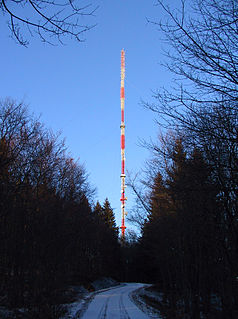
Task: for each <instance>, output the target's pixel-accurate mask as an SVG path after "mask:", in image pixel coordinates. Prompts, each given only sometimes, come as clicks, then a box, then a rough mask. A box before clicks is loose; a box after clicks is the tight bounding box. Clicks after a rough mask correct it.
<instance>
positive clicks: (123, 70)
mask: <svg viewBox="0 0 238 319" xmlns="http://www.w3.org/2000/svg"><path fill="white" fill-rule="evenodd" d="M124 82H125V51H124V50H121V126H120V128H121V198H120V201H121V215H122V220H121V227H120V228H121V240H122V241H124V239H125V229H126V226H125V215H126V212H125V202H126V200H127V198H126V197H125V187H126V186H125V177H126V175H125V119H124V107H125V88H124Z"/></svg>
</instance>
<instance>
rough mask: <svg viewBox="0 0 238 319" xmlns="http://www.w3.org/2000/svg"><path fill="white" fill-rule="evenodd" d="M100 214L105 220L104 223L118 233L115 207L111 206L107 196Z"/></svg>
mask: <svg viewBox="0 0 238 319" xmlns="http://www.w3.org/2000/svg"><path fill="white" fill-rule="evenodd" d="M100 216H101V218H102V220H103V221H104V223H105V224H106V225H107V226H108V227H109V229H111V230H113V231H114V232H115V233H118V227H117V226H116V220H115V215H114V212H113V209H112V208H111V205H110V202H109V200H108V198H106V199H105V201H104V203H103V207H102V211H101V214H100Z"/></svg>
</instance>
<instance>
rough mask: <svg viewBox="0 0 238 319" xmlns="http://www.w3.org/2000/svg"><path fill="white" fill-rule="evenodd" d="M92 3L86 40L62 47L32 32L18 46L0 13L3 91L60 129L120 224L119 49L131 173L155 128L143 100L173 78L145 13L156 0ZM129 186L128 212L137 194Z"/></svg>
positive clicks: (156, 11)
mask: <svg viewBox="0 0 238 319" xmlns="http://www.w3.org/2000/svg"><path fill="white" fill-rule="evenodd" d="M174 2H176V3H177V2H178V0H176V1H174ZM92 3H94V4H96V5H97V4H98V5H99V9H98V10H97V12H96V13H95V16H94V17H86V18H85V19H84V23H87V24H95V23H97V26H96V27H95V28H94V29H92V30H90V31H89V32H87V33H85V34H84V35H83V37H84V38H85V40H86V41H85V42H83V43H77V42H75V41H73V40H72V41H67V45H66V46H61V45H58V46H50V45H45V44H43V43H41V42H40V41H39V40H38V39H37V38H36V37H35V38H33V39H32V40H31V42H30V45H29V47H28V48H24V47H21V46H19V45H17V44H16V43H15V42H14V41H13V40H12V39H11V38H10V37H9V32H8V27H7V25H6V24H5V22H4V19H2V17H1V22H0V43H1V62H0V64H1V77H0V90H1V94H0V96H1V98H4V97H6V96H10V97H12V98H14V99H17V100H18V101H20V100H24V101H25V103H27V104H28V105H29V108H30V111H32V112H34V113H35V114H36V115H41V121H42V122H43V123H45V125H46V127H48V128H51V129H52V130H53V131H54V132H56V131H61V132H62V137H65V138H66V145H67V146H68V149H69V151H70V152H71V154H72V157H73V158H75V159H77V158H80V162H81V163H84V164H85V167H86V170H87V172H88V173H89V174H90V177H89V178H90V181H91V183H92V184H93V185H94V186H96V187H97V194H96V197H95V200H97V199H98V200H99V201H100V202H101V203H102V202H103V201H104V199H105V198H106V197H108V199H109V201H110V202H111V205H112V207H113V208H114V212H115V215H116V219H117V222H118V223H120V200H119V199H120V167H121V166H120V51H121V49H122V48H124V49H125V52H126V81H125V124H126V133H125V134H126V169H127V170H129V171H131V172H134V173H135V172H138V171H140V170H141V169H143V165H144V162H145V161H146V159H148V157H149V153H148V151H147V150H145V149H143V148H142V147H141V146H139V140H140V139H146V140H149V139H150V137H151V138H153V139H155V138H156V135H157V133H158V127H157V126H156V124H155V122H154V120H153V119H154V114H152V113H151V112H150V111H147V110H145V109H144V108H143V107H142V106H141V104H140V101H141V99H143V100H145V101H153V99H152V90H155V89H157V88H159V87H161V86H162V85H164V84H166V83H168V81H169V77H170V75H169V74H168V73H167V72H166V70H165V69H164V68H163V67H162V66H161V65H160V63H161V61H162V60H163V59H164V57H163V55H162V42H161V35H160V33H159V32H158V31H157V30H156V27H155V26H153V25H152V24H149V23H148V22H147V20H146V18H149V19H158V20H159V19H160V18H161V17H162V14H163V12H162V10H161V9H160V8H159V7H158V6H155V5H154V4H155V3H156V1H153V0H97V1H93V0H92ZM126 192H127V197H128V202H127V210H128V211H129V212H130V209H131V208H132V206H133V202H134V200H133V197H132V194H131V193H130V191H129V190H128V189H127V190H126Z"/></svg>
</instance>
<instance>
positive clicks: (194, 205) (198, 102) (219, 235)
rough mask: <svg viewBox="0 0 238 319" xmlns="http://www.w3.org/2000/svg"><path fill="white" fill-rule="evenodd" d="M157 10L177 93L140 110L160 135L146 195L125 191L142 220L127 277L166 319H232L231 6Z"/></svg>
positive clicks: (236, 179)
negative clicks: (146, 285) (150, 290)
mask: <svg viewBox="0 0 238 319" xmlns="http://www.w3.org/2000/svg"><path fill="white" fill-rule="evenodd" d="M158 3H159V4H160V8H161V9H162V10H163V12H164V13H166V14H167V18H168V19H167V20H166V22H165V23H163V21H161V22H158V24H157V25H158V27H159V28H160V29H161V30H162V32H163V35H164V37H165V39H166V40H167V43H168V44H170V47H169V49H168V55H167V57H168V60H167V66H168V68H169V70H170V71H171V72H172V73H173V74H174V75H175V76H176V78H177V81H178V82H177V84H178V85H177V86H176V83H175V84H174V86H175V88H169V89H161V90H159V91H158V93H157V94H156V95H155V97H156V103H155V104H153V105H147V107H148V108H150V109H151V110H152V111H153V112H155V114H156V119H157V120H158V123H159V124H160V128H161V131H162V132H163V133H161V135H160V140H159V141H158V142H155V143H154V144H152V145H151V144H150V145H147V146H149V147H150V148H151V150H152V152H153V159H152V160H151V161H150V162H149V163H148V167H147V169H145V170H146V172H147V177H146V178H145V179H144V180H143V183H142V186H143V187H145V190H143V189H142V190H141V191H140V189H138V187H137V188H136V186H135V185H133V184H132V187H134V189H135V191H136V194H137V198H138V201H139V203H140V206H141V207H143V209H145V210H146V211H147V214H146V217H145V220H144V221H143V223H142V227H141V230H142V237H141V238H140V240H139V241H138V243H137V244H136V245H134V248H133V249H134V251H136V253H135V255H134V256H135V257H134V261H132V262H131V263H132V267H133V269H135V271H136V272H137V274H138V278H140V279H141V280H145V281H150V280H152V282H154V283H155V284H156V285H157V287H158V289H159V290H160V291H161V292H162V293H163V296H164V303H163V305H167V312H166V315H165V317H166V318H185V317H186V318H191V319H196V318H224V319H227V318H229V319H230V318H237V317H238V306H237V305H238V297H237V296H238V130H237V123H238V105H237V98H238V90H237V85H238V72H237V70H238V60H237V50H238V46H237V44H238V33H237V3H236V1H228V0H222V1H216V0H201V1H196V0H195V1H193V2H192V3H193V9H194V11H192V10H193V9H192V7H189V9H188V7H187V6H186V3H184V2H182V6H181V10H180V11H179V10H177V11H176V10H172V9H169V7H168V6H167V5H166V4H165V2H164V1H160V0H158ZM188 12H190V13H192V14H191V15H189V14H188ZM138 217H140V216H139V215H137V216H136V215H135V216H134V219H137V221H138V222H140V223H141V219H140V220H138ZM140 261H143V262H140ZM160 308H161V309H162V308H163V306H162V307H160Z"/></svg>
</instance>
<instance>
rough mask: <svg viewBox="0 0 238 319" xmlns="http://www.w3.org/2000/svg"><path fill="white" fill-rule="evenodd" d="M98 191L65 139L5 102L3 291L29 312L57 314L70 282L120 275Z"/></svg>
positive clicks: (0, 130)
mask: <svg viewBox="0 0 238 319" xmlns="http://www.w3.org/2000/svg"><path fill="white" fill-rule="evenodd" d="M93 193H94V190H93V189H92V188H91V186H90V185H89V184H88V181H87V174H86V171H85V169H84V167H83V166H82V165H80V164H79V163H78V162H75V161H74V160H73V159H72V158H70V157H69V156H68V155H67V153H66V150H65V146H64V143H63V142H62V141H60V140H59V138H58V137H57V136H55V135H54V134H52V133H50V132H49V131H47V130H46V129H45V128H44V127H43V126H42V125H41V124H40V123H39V122H38V121H35V120H33V119H32V117H31V116H29V114H28V112H27V110H26V109H25V108H24V106H23V105H21V104H17V103H16V102H14V101H11V100H6V101H2V102H1V105H0V219H1V224H0V241H1V245H0V296H1V300H3V303H4V304H5V305H6V306H11V307H28V309H29V311H28V312H29V314H28V315H29V318H30V317H32V316H33V317H34V318H38V317H39V318H43V317H44V315H45V314H46V313H48V315H49V316H48V317H47V318H57V313H62V309H59V307H58V306H57V305H58V304H60V303H61V302H62V301H63V299H62V295H63V294H62V291H63V289H64V287H65V286H66V285H68V284H70V283H74V284H76V283H79V284H86V283H88V282H90V281H92V280H94V279H96V278H98V277H100V276H116V275H118V272H117V271H118V262H117V261H118V259H119V257H118V256H119V255H118V254H119V244H118V239H117V235H118V234H117V230H116V228H115V224H114V222H115V221H114V215H113V212H112V210H111V208H110V203H109V202H108V200H107V201H106V204H105V205H104V208H103V212H104V213H105V214H106V213H107V214H109V213H110V220H111V221H113V223H112V224H110V225H109V223H108V222H106V221H105V220H104V219H102V218H100V216H98V215H97V214H95V213H94V212H93V209H92V206H91V204H90V201H91V198H92V195H93ZM56 306H57V307H56ZM47 307H48V308H47ZM37 309H38V310H39V309H40V310H39V311H40V312H39V311H38V310H37ZM47 309H48V310H49V311H48V310H47ZM47 311H48V312H47ZM36 313H38V317H37V315H36ZM50 313H51V315H50ZM33 314H35V315H33ZM44 318H46V317H44Z"/></svg>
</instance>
